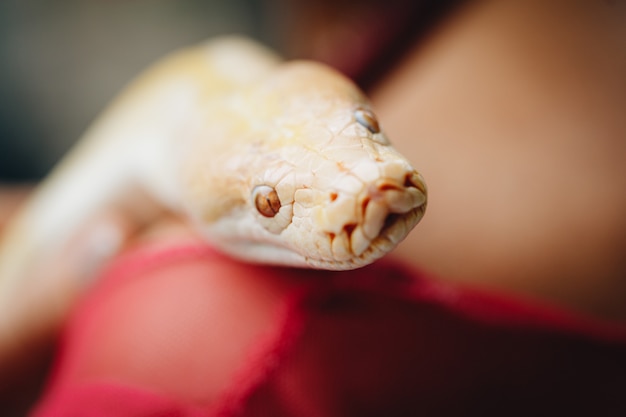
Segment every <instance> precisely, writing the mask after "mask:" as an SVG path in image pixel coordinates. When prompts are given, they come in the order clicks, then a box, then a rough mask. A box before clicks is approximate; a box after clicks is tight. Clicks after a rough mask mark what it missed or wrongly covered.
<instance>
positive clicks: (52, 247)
mask: <svg viewBox="0 0 626 417" xmlns="http://www.w3.org/2000/svg"><path fill="white" fill-rule="evenodd" d="M122 206H125V207H126V206H132V207H133V208H134V209H137V210H138V209H139V208H141V207H143V206H145V207H148V206H157V207H161V208H165V209H167V210H168V211H171V212H174V213H178V214H179V215H180V216H181V217H185V218H187V219H189V221H190V222H191V223H192V224H193V227H194V228H195V229H196V230H197V231H198V233H199V234H201V235H202V236H204V237H206V239H207V240H208V241H209V242H211V244H212V245H213V246H215V247H216V248H218V249H220V250H222V251H224V252H226V253H228V254H230V255H232V256H234V257H236V258H239V259H243V260H246V261H252V262H261V263H270V264H280V265H290V266H299V267H312V268H321V269H331V270H345V269H353V268H357V267H360V266H363V265H366V264H368V263H371V262H373V261H374V260H376V259H378V258H380V257H381V256H383V255H384V254H385V253H387V252H389V251H390V250H391V249H393V247H395V246H396V245H397V244H398V243H399V242H400V241H401V240H402V239H403V238H404V237H405V236H406V235H407V233H408V232H409V231H410V230H411V229H412V228H413V226H415V225H416V224H417V222H418V221H419V220H420V218H421V217H422V215H423V213H424V209H425V207H426V188H425V185H424V182H423V179H422V177H421V176H420V174H418V173H417V171H415V169H414V168H413V167H412V166H411V164H410V163H409V162H408V161H407V160H406V159H405V158H404V157H403V156H402V155H401V154H400V153H398V152H397V151H396V150H395V149H394V148H393V147H392V146H391V145H390V143H389V141H388V140H387V138H386V136H385V134H384V133H383V132H382V131H381V128H380V125H379V123H378V121H377V120H376V116H375V115H374V113H373V112H372V110H371V108H370V106H369V104H368V102H367V100H366V98H365V97H364V95H363V94H362V92H361V91H359V89H358V88H357V87H356V86H355V85H354V84H353V83H352V82H350V81H349V80H348V79H346V78H345V77H343V76H341V75H340V74H338V73H337V72H335V71H334V70H332V69H330V68H328V67H326V66H324V65H321V64H318V63H314V62H306V61H295V62H282V61H281V60H280V59H279V58H278V57H277V56H276V55H274V54H273V53H272V52H270V51H268V50H267V49H265V48H263V47H262V46H259V45H257V44H255V43H253V42H252V41H248V40H245V39H241V38H224V39H218V40H214V41H209V42H207V43H203V44H201V45H198V46H195V47H191V48H187V49H184V50H182V51H179V52H176V53H174V54H173V55H171V56H169V57H166V58H165V59H164V60H162V61H161V62H159V63H157V64H156V65H155V66H154V67H152V68H151V69H149V70H148V71H147V72H146V73H145V74H144V75H142V76H140V77H139V78H138V79H137V80H136V81H134V82H133V83H131V85H130V86H129V87H128V88H127V89H126V90H125V92H124V93H123V94H122V95H121V96H120V98H118V99H117V100H116V101H114V103H113V104H112V106H111V107H110V108H109V109H108V110H107V111H106V112H105V113H104V115H103V116H102V117H101V118H100V119H99V120H97V121H96V123H95V124H94V125H93V127H92V128H90V129H89V130H88V131H87V133H86V134H85V137H84V138H83V139H82V140H81V141H80V142H79V145H78V146H77V147H76V148H75V149H74V150H73V151H72V152H71V153H70V154H69V156H68V157H67V158H66V159H65V160H64V161H63V162H62V163H61V164H60V166H59V167H58V168H57V169H56V170H55V171H54V172H53V174H52V176H51V177H50V178H49V179H48V180H46V181H45V182H44V184H43V185H42V186H41V187H40V188H39V190H38V191H37V192H36V193H35V195H34V197H33V198H32V199H31V201H30V203H29V204H27V206H26V207H25V208H24V210H22V212H21V213H20V214H19V215H18V216H17V218H16V220H14V221H13V223H12V224H11V225H10V226H9V228H8V230H7V232H6V233H5V236H4V240H3V243H2V244H1V245H0V340H2V339H5V340H6V339H7V338H12V337H16V338H19V335H18V334H19V333H20V332H22V331H25V330H22V329H23V328H25V327H28V326H26V325H25V324H24V323H23V322H24V320H26V319H25V318H24V317H26V316H28V314H26V313H25V311H26V310H29V311H32V310H35V309H40V311H41V313H39V314H40V315H45V314H46V313H45V310H46V305H47V304H46V303H47V301H46V297H51V296H50V294H43V295H41V296H33V297H28V296H26V295H23V294H26V293H27V292H28V291H27V290H26V288H28V287H30V288H32V287H38V286H40V287H41V288H45V289H46V291H47V292H48V293H50V292H55V291H57V292H60V291H62V289H58V288H57V287H56V286H55V285H54V284H45V283H44V282H43V280H45V277H40V278H34V277H33V276H34V275H35V274H34V273H33V272H32V269H33V266H34V265H37V266H39V267H40V266H41V265H46V262H49V261H50V260H51V259H53V258H54V257H55V256H57V254H58V252H59V251H60V250H61V249H62V248H63V247H64V246H66V245H67V244H68V242H70V241H71V239H72V238H73V236H75V235H76V233H77V231H78V230H79V229H80V228H81V227H84V225H85V224H86V223H87V222H88V221H89V219H90V218H92V217H93V216H94V215H95V213H97V212H101V211H102V210H103V209H106V208H110V207H122ZM44 269H45V268H44ZM40 292H41V291H40ZM61 299H63V300H64V301H63V302H65V303H71V301H72V297H69V298H68V297H66V298H61ZM35 302H36V303H37V304H36V305H35ZM29 303H30V304H29ZM20 305H21V306H22V307H20ZM24 306H27V307H24ZM30 316H33V313H31V314H30ZM22 324H24V325H22Z"/></svg>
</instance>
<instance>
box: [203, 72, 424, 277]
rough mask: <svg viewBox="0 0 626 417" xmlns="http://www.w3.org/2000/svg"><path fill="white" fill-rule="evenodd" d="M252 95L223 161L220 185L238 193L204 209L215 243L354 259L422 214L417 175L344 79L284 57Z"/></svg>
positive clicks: (343, 263) (277, 259)
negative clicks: (238, 136) (233, 150)
mask: <svg viewBox="0 0 626 417" xmlns="http://www.w3.org/2000/svg"><path fill="white" fill-rule="evenodd" d="M248 101H250V99H249V98H248ZM252 102H253V103H256V104H255V105H253V106H252V108H253V111H250V112H249V113H247V114H246V117H245V119H246V120H248V119H253V120H254V123H251V124H249V125H248V126H246V129H245V131H246V132H248V133H246V134H248V135H249V137H248V138H247V139H245V140H241V141H240V142H239V148H238V149H239V150H238V154H237V156H236V158H223V161H229V162H224V163H225V164H227V165H228V168H222V169H221V177H220V181H221V183H223V184H225V185H223V186H222V188H223V190H222V191H221V194H230V195H237V197H236V198H234V199H233V200H232V201H229V202H226V203H224V201H222V205H221V206H219V207H220V208H219V209H218V206H217V205H212V206H210V208H211V210H217V211H219V215H212V216H209V217H210V219H209V218H208V217H207V216H206V215H205V216H204V220H205V223H207V224H208V225H209V226H210V227H209V228H208V229H209V230H208V232H207V236H208V237H209V239H211V240H212V241H213V242H214V244H215V245H216V246H218V247H220V248H222V249H223V250H224V251H226V252H228V253H230V254H232V255H234V256H236V257H238V258H243V259H246V260H251V261H255V262H265V263H278V264H284V265H292V266H306V267H313V268H320V269H330V270H346V269H354V268H358V267H361V266H364V265H367V264H369V263H371V262H373V261H375V260H376V259H379V258H380V257H382V256H383V255H385V254H386V253H388V252H389V251H390V250H392V249H393V248H394V247H395V246H396V245H397V244H398V243H400V241H402V240H403V239H404V238H405V237H406V236H407V234H408V233H409V232H410V231H411V229H412V228H413V227H414V226H415V225H416V224H417V223H418V222H419V220H420V219H421V218H422V216H423V214H424V210H425V208H426V186H425V183H424V180H423V178H422V176H421V175H420V174H419V173H418V172H417V171H416V170H415V169H414V168H413V167H412V166H411V164H410V163H409V162H408V160H407V159H406V158H405V157H404V156H402V155H401V154H400V153H399V152H398V151H397V150H396V149H395V148H393V147H392V146H391V144H390V142H389V141H388V140H387V137H386V136H385V134H384V132H383V131H382V128H381V124H380V123H379V121H378V120H377V118H376V115H375V114H374V112H373V111H372V110H371V108H370V106H369V104H367V101H366V100H365V98H364V96H363V94H362V93H361V92H360V91H359V90H358V89H357V88H356V87H355V86H354V84H353V83H352V82H350V81H349V80H347V79H345V78H344V77H343V76H341V75H339V74H337V73H336V72H335V71H333V70H330V69H328V68H326V67H323V66H321V65H319V64H312V63H300V64H295V65H294V64H291V65H287V66H286V68H285V69H283V70H282V72H281V73H279V74H278V75H276V76H275V77H274V78H272V79H270V80H268V82H267V83H265V84H264V86H263V87H261V88H260V91H257V93H256V96H255V99H254V100H252ZM242 123H243V122H242ZM242 123H239V125H238V126H241V124H242ZM240 131H241V129H240ZM249 131H253V133H251V134H250V133H249ZM255 138H256V139H255ZM215 193H218V191H215ZM209 211H210V210H209ZM207 219H208V220H210V221H208V220H207ZM209 223H210V224H209Z"/></svg>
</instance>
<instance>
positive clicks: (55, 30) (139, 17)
mask: <svg viewBox="0 0 626 417" xmlns="http://www.w3.org/2000/svg"><path fill="white" fill-rule="evenodd" d="M261 3H262V2H261V1H259V0H232V1H218V0H208V1H207V0H181V1H175V2H174V1H167V0H134V1H102V0H54V1H49V0H3V1H2V2H0V181H3V182H14V181H32V180H36V179H39V178H40V177H42V176H43V175H44V174H45V173H46V172H47V171H48V170H49V169H50V167H51V166H52V165H53V164H54V163H55V162H56V161H57V160H58V159H59V158H60V157H61V155H62V154H63V153H64V152H65V151H66V150H67V149H68V148H69V147H70V145H71V144H72V143H73V142H74V141H76V140H77V139H78V138H79V137H80V135H81V134H82V132H83V131H84V130H85V129H86V128H87V126H88V125H89V123H90V122H91V121H92V120H93V119H94V118H95V117H96V116H97V115H98V113H99V112H100V111H101V110H102V109H103V107H104V106H105V105H106V104H107V102H108V101H109V100H110V99H111V98H112V97H113V96H114V95H115V94H116V93H117V92H119V90H120V89H121V88H122V87H123V85H124V84H126V83H127V82H128V81H129V80H130V79H131V78H132V77H133V76H135V75H136V74H138V73H139V72H140V71H141V70H142V69H143V68H144V67H146V66H147V65H149V64H150V63H151V62H153V61H154V60H156V59H157V58H158V57H160V56H162V55H164V54H165V53H167V52H168V51H171V50H173V49H175V48H178V47H181V46H184V45H188V44H192V43H194V42H198V41H201V40H203V39H205V38H208V37H211V36H215V35H218V34H224V33H241V34H245V35H249V36H253V37H255V38H258V39H261V40H263V41H267V34H266V31H264V29H263V27H262V26H263V22H265V21H266V20H265V19H264V17H263V16H262V13H263V11H264V10H265V9H264V8H263V7H261Z"/></svg>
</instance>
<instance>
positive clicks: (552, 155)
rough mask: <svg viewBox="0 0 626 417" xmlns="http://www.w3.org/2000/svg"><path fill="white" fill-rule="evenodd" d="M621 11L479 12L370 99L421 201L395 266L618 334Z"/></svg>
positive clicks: (622, 287) (622, 309)
mask: <svg viewBox="0 0 626 417" xmlns="http://www.w3.org/2000/svg"><path fill="white" fill-rule="evenodd" d="M613 3H615V4H613ZM617 3H618V2H602V1H595V2H594V1H587V2H566V1H552V2H541V1H530V2H526V1H479V2H472V3H471V4H469V5H468V6H466V7H464V8H462V9H461V10H459V11H458V13H456V14H454V15H452V16H451V17H450V18H449V19H448V20H447V21H446V22H445V23H444V24H443V25H441V26H440V27H439V28H438V29H437V31H436V32H435V33H434V34H433V35H432V36H431V37H430V38H429V39H428V40H427V41H425V42H423V43H421V44H420V45H417V46H416V47H415V48H414V49H413V50H412V51H411V52H410V53H409V54H408V55H407V57H406V59H405V60H404V61H403V62H402V63H401V64H400V65H399V66H398V67H397V69H396V70H394V71H393V72H392V73H391V74H389V76H388V77H387V78H386V79H385V80H383V82H381V83H380V84H379V87H378V88H377V89H376V90H375V91H374V92H373V94H372V98H373V102H374V108H375V109H376V110H377V112H378V114H379V117H380V120H382V121H383V124H384V128H385V129H386V131H387V132H388V134H389V137H390V138H391V140H392V141H393V143H394V144H395V146H396V147H397V148H398V149H399V150H400V151H401V152H403V153H404V154H405V155H407V156H408V158H409V160H411V162H412V163H414V164H415V166H418V167H419V168H420V170H422V172H423V174H424V177H425V178H426V182H427V184H428V186H429V205H428V209H427V210H426V216H425V217H424V219H423V221H422V222H421V223H420V225H418V227H417V228H416V230H414V232H413V233H412V234H411V235H410V236H409V237H408V239H407V240H406V241H405V242H403V243H402V244H401V246H400V247H399V248H398V249H397V251H396V252H395V255H396V256H398V257H400V258H401V259H403V260H405V261H406V262H408V263H410V264H412V265H414V266H416V267H419V268H422V269H425V270H427V271H430V272H432V273H434V274H436V275H437V276H439V277H440V278H441V279H446V280H451V281H457V282H463V283H468V284H472V285H479V286H484V287H489V288H497V289H502V290H506V291H509V292H514V293H521V294H524V295H526V296H530V297H535V298H539V299H542V300H544V301H548V302H550V303H556V304H561V305H563V306H565V307H567V308H571V309H574V310H579V311H582V312H586V313H590V314H594V315H599V316H602V317H606V318H611V319H617V320H626V216H624V213H626V192H625V190H626V164H625V163H624V157H625V156H626V117H624V109H626V94H625V93H626V59H625V58H626V25H624V19H625V14H624V9H619V7H620V6H619V5H618V4H617Z"/></svg>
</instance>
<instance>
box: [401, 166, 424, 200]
mask: <svg viewBox="0 0 626 417" xmlns="http://www.w3.org/2000/svg"><path fill="white" fill-rule="evenodd" d="M404 186H405V187H406V188H411V187H413V188H417V189H418V190H419V191H420V192H421V193H422V194H426V186H425V185H424V182H423V180H422V179H421V177H420V175H419V174H418V173H417V172H416V171H413V172H409V173H407V174H406V175H405V176H404Z"/></svg>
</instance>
